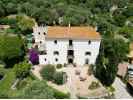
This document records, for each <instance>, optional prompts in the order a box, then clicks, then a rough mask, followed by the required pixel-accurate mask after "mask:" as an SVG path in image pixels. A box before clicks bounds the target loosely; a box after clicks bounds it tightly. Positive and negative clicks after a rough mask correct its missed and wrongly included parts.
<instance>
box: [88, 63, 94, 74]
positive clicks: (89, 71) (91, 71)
mask: <svg viewBox="0 0 133 100" xmlns="http://www.w3.org/2000/svg"><path fill="white" fill-rule="evenodd" d="M93 68H94V65H93V64H91V65H90V66H89V68H88V74H89V75H92V74H93Z"/></svg>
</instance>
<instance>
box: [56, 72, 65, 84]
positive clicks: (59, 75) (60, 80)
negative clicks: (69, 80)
mask: <svg viewBox="0 0 133 100" xmlns="http://www.w3.org/2000/svg"><path fill="white" fill-rule="evenodd" d="M65 79H66V73H65V72H56V73H55V74H54V82H55V83H56V84H59V85H60V84H64V83H65Z"/></svg>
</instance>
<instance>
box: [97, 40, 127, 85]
mask: <svg viewBox="0 0 133 100" xmlns="http://www.w3.org/2000/svg"><path fill="white" fill-rule="evenodd" d="M127 53H128V43H125V42H124V40H121V39H106V40H102V42H101V47H100V51H99V55H98V57H97V59H96V68H95V76H96V77H97V78H98V79H99V80H100V81H101V83H102V84H103V85H105V86H110V85H111V84H112V83H113V82H114V79H115V77H116V73H117V66H118V64H119V63H120V62H122V61H124V60H125V58H127V57H126V55H127Z"/></svg>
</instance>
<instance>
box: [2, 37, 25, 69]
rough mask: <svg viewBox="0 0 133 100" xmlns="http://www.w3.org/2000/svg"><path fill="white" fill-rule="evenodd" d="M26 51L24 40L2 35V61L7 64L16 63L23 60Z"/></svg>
mask: <svg viewBox="0 0 133 100" xmlns="http://www.w3.org/2000/svg"><path fill="white" fill-rule="evenodd" d="M24 51H25V48H24V41H23V39H21V38H20V37H18V36H14V35H0V60H2V61H3V62H5V63H6V64H12V63H15V62H16V61H17V60H21V59H23V56H24ZM9 67H10V66H9Z"/></svg>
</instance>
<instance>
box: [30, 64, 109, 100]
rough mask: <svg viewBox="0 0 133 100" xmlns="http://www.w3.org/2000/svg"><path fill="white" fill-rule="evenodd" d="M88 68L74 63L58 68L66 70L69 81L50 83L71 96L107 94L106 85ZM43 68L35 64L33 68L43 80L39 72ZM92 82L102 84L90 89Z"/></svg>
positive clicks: (49, 82)
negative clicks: (74, 65)
mask: <svg viewBox="0 0 133 100" xmlns="http://www.w3.org/2000/svg"><path fill="white" fill-rule="evenodd" d="M88 68H89V66H77V67H73V65H68V66H67V67H62V68H61V69H56V70H57V71H63V72H66V74H67V82H66V83H65V84H63V85H57V84H55V83H53V82H51V81H48V85H50V86H52V87H53V88H55V89H57V90H59V91H62V92H64V93H68V92H69V93H70V95H71V98H78V97H85V98H88V97H89V98H91V97H104V96H107V90H106V89H105V87H103V86H102V84H101V83H100V82H99V81H98V80H97V79H96V78H95V77H94V76H93V74H91V75H89V74H88ZM41 69H42V66H34V70H32V72H33V73H34V75H35V76H37V77H38V78H39V79H40V80H42V77H41V75H40V73H39V72H40V70H41ZM92 82H98V83H99V84H100V86H99V87H98V88H96V89H89V88H88V87H89V86H90V85H91V83H92Z"/></svg>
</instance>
